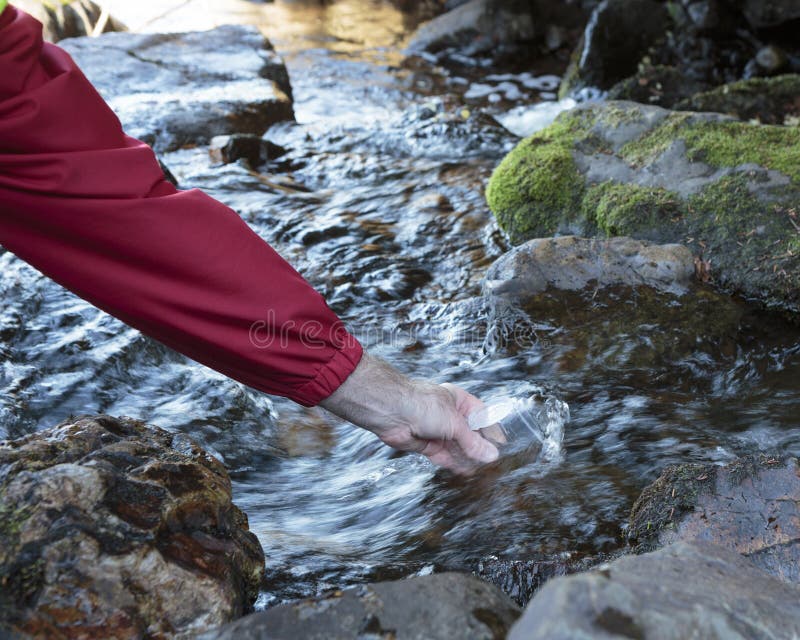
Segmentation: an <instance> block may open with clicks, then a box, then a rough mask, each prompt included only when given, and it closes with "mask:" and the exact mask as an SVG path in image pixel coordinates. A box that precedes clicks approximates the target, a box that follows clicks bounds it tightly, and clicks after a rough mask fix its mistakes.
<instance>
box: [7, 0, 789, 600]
mask: <svg viewBox="0 0 800 640" xmlns="http://www.w3.org/2000/svg"><path fill="white" fill-rule="evenodd" d="M367 5H369V6H368V7H367ZM331 6H334V7H338V9H337V10H336V11H335V12H332V11H331V10H330V8H331ZM348 7H349V10H348ZM365 7H367V8H371V9H375V10H374V11H371V12H367V13H365V12H364V8H365ZM378 9H380V10H378ZM262 11H263V12H262V13H258V14H257V15H258V16H259V18H258V19H259V20H262V21H263V24H262V26H263V27H264V29H265V31H266V32H267V34H268V35H270V37H272V39H273V42H274V43H275V44H276V46H277V48H278V50H279V51H280V52H281V53H282V54H283V55H284V56H285V57H286V62H287V65H288V67H289V71H290V76H291V78H292V83H293V87H294V95H295V109H296V112H297V119H298V124H297V125H296V126H281V127H277V128H276V129H275V130H273V131H272V132H270V136H271V137H272V139H273V140H274V141H275V142H278V143H280V144H283V145H284V146H286V147H287V148H288V149H289V150H290V151H289V153H288V154H287V155H286V156H284V157H283V158H281V159H280V160H278V161H277V162H274V163H273V164H271V165H269V166H267V167H265V168H263V170H262V172H261V173H253V172H250V171H248V170H247V169H246V168H244V167H243V166H239V165H236V164H234V165H228V166H224V167H220V166H214V165H212V164H211V162H210V161H209V158H208V155H207V152H206V150H205V149H187V150H182V151H179V152H175V153H172V154H169V155H168V156H167V157H165V161H166V163H167V164H168V165H169V166H170V168H171V169H172V171H173V172H174V173H175V174H176V175H177V177H178V179H179V180H180V182H181V183H182V186H184V187H189V186H197V187H201V188H204V189H206V190H207V191H209V192H210V193H211V194H212V195H214V196H215V197H217V198H220V199H221V200H223V201H225V202H226V203H228V204H230V205H231V206H232V207H234V208H235V209H236V210H237V211H239V212H240V213H241V215H242V216H243V218H244V219H245V220H247V222H248V223H250V224H251V225H252V226H253V227H254V228H255V229H256V230H257V232H258V233H259V234H260V235H261V236H262V237H264V238H265V239H266V240H268V241H269V242H270V243H272V244H273V246H275V247H276V248H277V249H278V251H279V252H280V253H281V254H282V255H284V256H285V257H286V258H287V259H288V260H290V261H291V262H292V263H293V264H295V265H296V266H297V267H298V269H299V270H300V271H301V272H303V273H304V274H305V275H306V277H307V278H308V279H309V280H310V281H311V282H312V283H313V284H314V285H315V286H316V287H317V288H318V289H319V290H320V291H321V292H322V293H323V294H324V295H325V296H326V297H327V299H328V300H329V301H330V304H331V306H332V307H333V308H334V309H335V310H336V311H337V312H338V313H339V314H340V315H341V316H342V318H343V319H344V320H345V322H346V323H347V324H348V325H349V326H350V327H351V328H352V329H353V330H354V332H355V333H356V335H358V336H359V337H360V338H361V340H362V342H363V343H364V344H365V346H367V347H368V348H369V349H370V350H371V351H373V352H374V353H376V354H378V355H381V356H383V357H385V358H387V359H388V360H390V361H391V362H392V363H394V364H395V365H396V366H397V367H399V368H400V369H401V370H403V371H404V372H406V373H408V374H410V375H413V376H417V377H426V378H431V379H434V380H437V381H441V382H444V381H449V382H453V383H456V384H459V385H461V386H463V387H465V388H466V389H468V390H470V391H472V392H473V393H475V394H477V395H479V396H480V397H482V398H483V399H485V400H487V401H491V400H493V399H498V398H502V397H504V396H507V395H525V394H527V393H530V392H532V391H539V390H541V389H542V388H544V389H545V390H547V391H548V392H549V393H554V394H556V395H557V396H559V397H560V398H562V399H563V400H564V401H566V402H567V403H568V404H569V406H570V410H571V416H572V417H571V422H570V423H569V424H568V425H567V426H566V428H565V433H564V450H563V459H562V460H561V461H560V462H559V463H558V464H557V465H550V466H548V467H547V468H546V469H543V468H542V466H541V464H540V463H539V462H537V460H536V456H533V455H525V454H522V455H515V456H512V457H510V458H508V459H505V460H503V461H501V462H499V463H497V464H495V465H492V466H490V467H488V468H486V469H485V470H483V472H481V473H480V474H477V475H475V476H473V477H467V478H463V477H453V476H451V475H448V474H447V473H444V472H441V471H437V470H436V469H434V468H432V467H431V466H430V465H429V464H428V463H427V462H426V461H424V460H422V459H420V458H419V457H417V456H401V455H398V454H396V453H394V452H392V451H391V450H389V449H388V448H386V447H384V446H382V445H381V444H380V443H379V442H378V441H377V440H376V439H375V438H374V437H373V436H371V435H370V434H368V433H366V432H363V431H361V430H358V429H356V428H353V427H351V426H349V425H346V424H343V423H341V422H338V421H336V420H335V419H333V418H332V417H331V416H329V415H325V414H324V413H323V412H321V411H319V410H315V409H304V408H302V407H298V406H295V405H293V404H292V403H290V402H288V401H286V400H283V399H271V398H268V397H266V396H264V395H262V394H259V393H257V392H254V391H252V390H249V389H247V388H245V387H243V386H241V385H239V384H237V383H234V382H232V381H230V380H227V379H225V378H223V377H221V376H219V375H217V374H215V373H213V372H211V371H209V370H207V369H204V368H203V367H200V366H199V365H196V364H194V363H191V362H188V361H186V360H185V359H184V358H183V357H181V356H179V355H177V354H175V353H173V352H170V351H169V350H167V349H165V348H163V347H161V346H160V345H158V344H156V343H154V342H152V341H150V340H148V339H146V338H143V337H142V336H140V335H139V334H137V333H136V332H135V331H133V330H131V329H128V328H127V327H125V326H124V325H122V324H120V323H119V322H117V321H115V320H113V319H111V318H109V317H108V316H106V315H104V314H102V313H100V312H98V311H96V310H95V309H93V308H92V307H91V306H89V305H87V304H86V303H84V302H83V301H81V300H80V299H78V298H76V297H74V296H72V295H70V294H68V293H66V292H65V291H63V290H62V289H60V288H59V287H58V286H56V285H54V284H52V283H51V282H49V281H48V280H47V279H46V278H44V277H43V276H41V275H39V274H37V273H36V272H34V271H33V270H32V269H30V268H29V267H27V266H26V265H24V264H23V263H22V262H21V261H19V260H17V259H16V258H14V257H13V256H12V255H10V254H8V253H3V254H0V269H2V274H3V277H2V280H0V289H1V290H2V300H3V306H2V309H1V310H0V357H2V364H1V365H0V389H2V397H1V398H0V436H3V437H17V436H20V435H22V434H25V433H28V432H31V431H34V430H36V429H41V428H45V427H48V426H51V425H53V424H54V423H56V422H58V421H60V420H62V419H64V418H66V417H67V416H69V415H70V414H84V413H97V412H104V413H110V414H117V415H129V416H134V417H138V418H141V419H144V420H146V421H149V422H152V423H154V424H157V425H160V426H162V427H164V428H167V429H171V430H176V431H181V432H185V433H188V434H190V435H192V436H193V437H195V438H196V439H197V440H198V441H199V442H200V443H201V444H202V445H203V446H205V447H207V448H208V449H209V450H211V451H213V452H215V453H216V454H217V455H219V456H220V457H221V458H222V459H223V460H224V461H225V462H226V464H227V465H228V467H229V469H230V471H231V475H232V478H233V480H234V496H235V501H236V502H237V504H239V506H241V507H242V508H243V509H244V510H245V511H246V512H247V514H248V515H249V518H250V526H251V528H252V530H253V531H254V532H255V533H256V534H257V535H258V537H259V539H260V540H261V543H262V545H263V547H264V550H265V553H266V556H267V565H268V579H267V580H266V582H265V585H264V592H263V594H262V598H261V599H260V602H259V605H260V606H268V605H269V604H272V603H274V602H276V601H278V600H282V599H286V598H291V597H297V596H301V595H307V594H313V593H317V592H319V591H321V590H323V589H326V588H329V587H333V586H341V585H346V584H352V583H354V582H359V581H366V580H373V579H377V578H383V577H396V576H402V575H408V574H411V573H415V572H419V571H423V572H424V571H431V570H434V569H438V568H460V569H469V568H471V567H473V566H474V564H475V562H476V561H477V560H478V559H479V558H481V557H485V556H487V555H497V556H501V557H508V558H539V557H541V558H544V557H551V556H553V555H554V554H562V553H565V552H573V553H596V552H603V551H609V550H613V549H614V548H616V547H617V546H618V545H619V544H620V542H621V541H622V539H623V536H624V525H625V521H626V519H627V514H628V512H629V510H630V507H631V504H632V502H633V500H634V499H635V497H636V496H637V495H638V493H639V491H640V490H641V489H642V488H643V486H644V485H645V484H647V483H648V482H650V481H652V480H653V479H654V478H655V477H656V476H657V475H658V473H659V470H660V469H662V468H663V467H664V466H665V465H668V464H672V463H678V462H689V461H695V462H697V461H714V462H724V461H725V460H728V459H730V458H731V457H733V456H735V455H737V454H739V453H742V452H745V451H748V450H751V449H752V448H754V447H755V448H762V449H768V450H778V451H781V452H788V453H794V454H798V453H800V431H798V430H797V429H793V427H794V426H795V424H796V416H797V415H798V413H799V412H800V385H798V382H800V332H798V330H797V329H795V328H793V327H791V326H789V325H787V324H785V323H783V322H781V321H780V320H779V319H776V318H773V317H770V316H767V315H765V314H763V313H759V312H756V311H754V310H752V309H750V308H748V307H747V306H746V305H744V304H742V303H741V302H739V301H729V300H725V299H723V300H720V299H719V298H717V297H715V296H714V295H713V294H711V293H710V292H709V291H706V290H702V289H700V290H697V291H694V292H692V293H691V294H690V295H687V296H684V297H683V298H674V297H665V296H659V295H656V294H654V293H653V292H649V291H646V290H639V291H631V290H625V289H614V290H608V291H600V292H588V293H584V294H575V295H570V296H565V295H550V296H544V297H543V298H541V299H539V300H538V301H536V302H535V303H531V305H529V306H528V307H526V310H525V311H526V313H525V314H522V313H519V312H516V313H511V314H506V315H503V314H502V313H500V312H499V311H498V308H497V307H495V306H494V305H492V304H491V302H490V301H487V300H484V299H483V298H481V287H480V282H481V278H482V276H483V274H484V272H485V270H486V268H487V266H488V265H489V264H491V263H492V261H493V260H495V259H496V258H497V257H498V256H499V255H501V254H502V253H503V252H504V251H505V250H506V249H507V248H508V246H507V243H506V241H505V240H504V237H503V235H502V233H501V232H500V231H499V230H498V229H497V227H496V225H495V223H494V222H493V220H492V217H491V214H490V212H489V211H488V209H487V207H486V204H485V201H484V197H483V189H484V187H485V183H486V180H487V179H488V177H489V175H490V172H491V170H492V168H493V167H494V166H495V165H496V163H497V162H498V161H499V159H500V158H501V157H502V156H503V154H504V153H505V152H506V150H507V149H508V148H510V146H512V145H513V144H514V142H515V140H516V138H515V137H514V136H512V135H511V134H509V133H507V132H504V131H503V130H502V129H501V128H500V127H498V126H497V125H496V124H495V123H493V122H492V121H491V120H490V119H489V118H488V117H486V116H483V115H481V111H482V110H487V109H488V110H490V111H492V112H494V113H497V114H503V113H507V112H510V111H512V110H513V109H515V108H516V107H518V105H519V104H530V103H531V102H535V101H537V100H540V99H542V97H544V98H546V99H547V98H551V97H552V96H550V95H549V94H548V95H544V96H542V95H541V94H542V93H545V94H547V93H548V91H549V90H550V89H549V87H551V84H552V82H551V81H550V80H544V81H542V82H539V83H538V84H537V82H536V81H534V80H533V79H535V78H541V77H542V76H547V75H549V74H550V73H551V72H552V69H551V68H549V67H548V65H547V64H545V63H543V64H542V68H541V69H534V70H532V69H528V70H527V71H528V74H527V75H520V74H519V73H518V72H519V71H520V69H510V70H509V69H497V70H495V69H491V70H488V71H487V70H485V69H484V68H483V66H482V65H484V64H485V63H484V61H480V60H475V61H465V62H464V65H465V66H464V67H463V68H462V69H451V70H449V71H448V70H446V69H443V68H440V67H437V66H436V65H435V64H432V63H431V64H428V63H425V62H422V61H418V62H416V63H409V62H404V61H403V59H402V56H401V55H400V53H399V49H398V46H397V43H398V42H399V39H400V37H401V36H402V33H403V31H404V29H406V28H407V27H408V26H409V24H408V19H407V18H405V17H404V16H402V15H401V14H399V13H398V12H397V11H396V10H394V9H392V8H391V7H389V6H388V5H386V4H383V3H376V2H367V1H366V0H361V1H360V2H359V1H356V0H352V1H351V2H341V3H338V4H337V5H329V6H328V7H323V8H320V7H318V6H314V7H313V8H309V6H306V5H303V4H301V3H294V4H292V3H286V2H278V3H276V4H275V5H271V6H267V7H265V8H263V10H262ZM359 11H360V12H361V13H360V14H359V13H358V12H359ZM364 16H368V18H365V17H364ZM297 17H300V18H302V22H300V23H292V20H293V19H294V18H297ZM365 22H366V24H365ZM290 23H292V24H295V25H296V27H295V28H293V29H289V28H288V26H287V25H289V24H290ZM467 62H469V64H467ZM469 65H473V66H472V67H470V66H469ZM489 72H491V73H494V74H495V75H496V79H495V80H494V82H495V84H496V86H498V87H499V88H498V90H497V91H490V92H487V91H486V90H485V88H483V87H485V85H486V78H485V76H486V75H487V74H488V73H489ZM508 74H512V75H508ZM514 74H516V75H514ZM478 77H480V78H481V82H480V83H477V84H478V85H479V86H478V87H477V88H475V85H476V83H475V82H473V80H472V78H478ZM526 81H527V84H526ZM502 83H506V84H504V85H503V86H502V87H500V86H499V85H500V84H502ZM512 85H513V86H515V87H516V92H514V91H512V90H511V86H512ZM469 91H472V93H471V94H470V96H471V97H467V98H463V95H464V93H466V92H469ZM518 112H519V109H517V111H516V113H518Z"/></svg>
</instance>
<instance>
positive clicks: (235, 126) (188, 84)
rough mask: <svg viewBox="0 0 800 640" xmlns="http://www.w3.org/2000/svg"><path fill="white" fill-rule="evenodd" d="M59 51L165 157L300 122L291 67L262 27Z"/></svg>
mask: <svg viewBox="0 0 800 640" xmlns="http://www.w3.org/2000/svg"><path fill="white" fill-rule="evenodd" d="M60 46H62V47H63V48H64V49H66V50H67V51H68V52H69V53H70V55H72V57H73V58H74V59H75V62H77V63H78V65H79V66H80V67H81V69H82V70H83V71H84V73H85V74H86V75H87V77H88V78H89V80H90V81H91V82H92V84H94V86H95V87H96V88H97V89H98V91H99V92H100V94H101V95H102V96H103V98H105V100H106V101H107V102H108V103H109V105H110V106H111V108H112V109H114V111H115V112H116V113H117V115H118V116H119V118H120V120H121V121H122V126H123V127H124V128H125V130H126V132H127V133H128V134H130V135H132V136H134V137H137V138H140V139H142V140H144V141H145V142H148V143H149V144H151V145H152V146H153V147H154V149H155V150H156V151H159V152H163V151H170V150H174V149H177V148H179V147H181V146H184V145H195V144H205V143H207V142H208V141H209V140H210V139H211V138H213V137H214V136H216V135H223V134H231V133H252V134H256V135H261V134H263V133H264V132H265V131H266V130H267V128H268V127H270V126H271V125H272V124H274V123H276V122H281V121H284V120H293V119H294V112H293V109H292V101H291V87H290V85H289V78H288V74H287V72H286V67H285V66H284V64H283V61H282V60H281V58H280V56H278V54H277V53H275V51H274V50H273V49H272V46H271V45H270V43H269V42H268V41H267V40H266V39H265V38H264V36H262V35H261V33H260V32H259V31H258V30H257V29H256V28H255V27H243V26H223V27H218V28H216V29H212V30H211V31H196V32H187V33H173V34H133V33H110V34H106V35H104V36H100V37H98V38H74V39H69V40H64V41H62V42H61V43H60Z"/></svg>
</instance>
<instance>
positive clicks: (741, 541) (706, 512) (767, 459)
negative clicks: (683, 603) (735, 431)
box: [628, 454, 800, 583]
mask: <svg viewBox="0 0 800 640" xmlns="http://www.w3.org/2000/svg"><path fill="white" fill-rule="evenodd" d="M628 536H629V538H630V539H631V542H632V543H633V544H634V546H635V548H636V550H637V551H649V550H651V549H654V548H656V547H659V546H663V545H666V544H672V543H674V542H676V541H679V540H682V541H686V542H691V541H696V540H703V541H705V542H713V543H714V544H717V545H720V546H722V547H727V548H729V549H733V550H735V551H737V552H739V553H741V554H742V555H745V556H747V557H748V558H749V559H750V560H751V561H752V562H753V563H754V564H756V565H757V566H759V567H760V568H762V569H764V570H765V571H768V572H769V573H771V574H773V575H775V576H776V577H779V578H781V579H782V580H786V581H788V582H795V583H798V582H800V466H798V461H797V459H795V458H790V459H786V460H782V459H780V458H777V457H772V456H769V455H764V454H758V455H752V456H747V457H744V458H739V459H737V460H734V461H733V462H731V463H730V464H728V465H726V466H724V467H719V466H717V465H713V464H682V465H678V466H675V467H669V468H667V469H666V470H665V471H664V473H662V475H661V476H660V477H659V478H658V479H657V480H656V481H655V482H654V483H653V484H651V485H650V486H648V487H647V488H645V490H644V491H643V492H642V495H641V496H639V499H638V500H637V501H636V503H635V504H634V506H633V510H632V512H631V517H630V523H629V527H628Z"/></svg>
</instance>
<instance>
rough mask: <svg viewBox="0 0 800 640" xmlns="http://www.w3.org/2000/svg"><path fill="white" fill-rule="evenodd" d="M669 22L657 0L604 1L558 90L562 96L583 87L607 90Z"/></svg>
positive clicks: (626, 73) (632, 67)
mask: <svg viewBox="0 0 800 640" xmlns="http://www.w3.org/2000/svg"><path fill="white" fill-rule="evenodd" d="M668 25H669V15H668V13H667V10H666V9H665V8H664V5H663V4H662V3H660V2H657V1H656V0H604V2H601V3H600V4H599V5H598V6H597V8H596V9H595V10H594V12H593V13H592V15H591V17H590V18H589V22H588V23H587V25H586V29H585V31H584V33H583V38H582V39H581V42H580V43H579V44H578V48H577V49H576V50H575V53H574V54H573V56H572V61H571V62H570V65H569V67H568V68H567V71H566V73H565V74H564V78H563V80H562V82H561V88H560V89H559V97H560V98H565V97H567V96H568V95H570V94H571V93H574V92H576V91H577V90H579V89H582V88H584V87H596V88H599V89H610V88H611V87H612V86H613V85H614V84H615V83H616V82H619V81H620V80H622V79H623V78H626V77H628V76H630V75H632V74H633V73H635V72H636V67H637V64H638V63H639V61H640V60H641V58H642V56H643V55H644V53H645V52H646V51H647V49H648V47H650V46H651V45H653V44H654V43H655V42H656V41H657V40H658V39H659V38H661V37H662V36H663V35H664V33H665V31H666V29H667V26H668Z"/></svg>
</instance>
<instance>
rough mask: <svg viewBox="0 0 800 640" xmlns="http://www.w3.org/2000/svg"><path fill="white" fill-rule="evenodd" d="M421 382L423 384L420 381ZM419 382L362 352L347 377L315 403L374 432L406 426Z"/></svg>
mask: <svg viewBox="0 0 800 640" xmlns="http://www.w3.org/2000/svg"><path fill="white" fill-rule="evenodd" d="M423 384H424V383H423ZM419 386H420V383H417V382H414V381H413V380H411V379H409V378H408V377H407V376H404V375H403V374H402V373H400V372H399V371H398V370H397V369H395V368H394V367H392V366H391V365H390V364H388V363H387V362H384V361H383V360H381V359H380V358H376V357H374V356H371V355H369V354H368V353H367V352H366V351H365V352H364V354H363V356H362V357H361V361H360V362H359V363H358V366H356V368H355V369H354V370H353V372H352V373H351V374H350V375H349V376H348V377H347V379H346V380H345V381H344V382H343V383H342V384H341V385H339V387H338V388H337V389H336V391H334V392H333V393H332V394H331V395H330V396H328V397H327V398H326V399H325V400H323V401H322V402H320V403H319V406H321V407H322V408H324V409H326V410H328V411H330V412H331V413H334V414H336V415H337V416H339V417H340V418H344V419H345V420H348V421H350V422H352V423H354V424H356V425H358V426H360V427H364V428H365V429H369V430H370V431H374V432H376V433H378V432H381V431H384V430H386V429H391V428H395V427H399V426H407V425H408V423H409V421H410V418H411V416H410V415H409V407H412V406H413V405H414V403H413V402H412V398H414V397H415V396H416V395H417V394H418V393H419Z"/></svg>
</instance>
